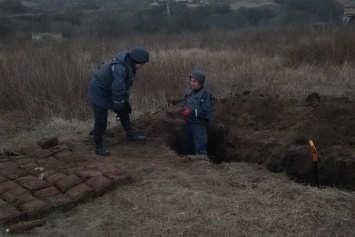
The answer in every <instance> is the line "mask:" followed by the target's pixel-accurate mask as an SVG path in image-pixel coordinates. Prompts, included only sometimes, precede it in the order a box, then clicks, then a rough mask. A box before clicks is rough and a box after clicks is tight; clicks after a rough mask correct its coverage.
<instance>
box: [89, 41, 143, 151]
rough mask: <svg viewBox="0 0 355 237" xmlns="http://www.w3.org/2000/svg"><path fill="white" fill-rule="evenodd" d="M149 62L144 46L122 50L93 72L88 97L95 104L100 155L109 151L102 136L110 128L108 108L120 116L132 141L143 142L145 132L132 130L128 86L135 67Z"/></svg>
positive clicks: (96, 143) (95, 132)
mask: <svg viewBox="0 0 355 237" xmlns="http://www.w3.org/2000/svg"><path fill="white" fill-rule="evenodd" d="M147 62H149V52H148V51H147V50H146V49H144V48H141V47H136V48H133V49H132V50H131V51H130V52H127V51H122V52H119V53H118V55H117V56H116V58H114V59H113V60H112V61H110V62H107V63H105V64H103V65H101V67H99V68H98V69H97V70H96V71H95V72H94V74H93V77H92V80H91V82H90V85H89V92H88V99H89V101H90V102H91V103H92V104H93V107H94V116H95V124H94V141H95V153H96V154H98V155H101V156H108V155H110V151H109V150H108V149H107V148H106V147H104V146H103V145H102V137H103V134H104V133H105V130H106V128H107V111H108V110H113V111H114V112H115V113H116V114H117V117H119V118H120V120H121V125H122V127H123V129H124V130H125V132H126V137H127V140H128V141H129V142H144V141H145V137H144V136H138V135H135V134H134V133H133V129H132V125H131V120H130V117H129V114H130V113H132V108H131V106H130V104H129V89H130V87H131V86H132V84H133V82H134V79H135V76H136V71H137V70H139V69H141V68H142V67H143V66H144V64H145V63H147Z"/></svg>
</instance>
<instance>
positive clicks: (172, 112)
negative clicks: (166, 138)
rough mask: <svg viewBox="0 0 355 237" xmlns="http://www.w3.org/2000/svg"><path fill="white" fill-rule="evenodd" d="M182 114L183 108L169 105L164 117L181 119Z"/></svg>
mask: <svg viewBox="0 0 355 237" xmlns="http://www.w3.org/2000/svg"><path fill="white" fill-rule="evenodd" d="M182 112H184V108H183V107H181V106H180V105H171V106H169V107H168V108H167V110H166V115H167V116H168V117H171V118H179V117H182V116H181V113H182Z"/></svg>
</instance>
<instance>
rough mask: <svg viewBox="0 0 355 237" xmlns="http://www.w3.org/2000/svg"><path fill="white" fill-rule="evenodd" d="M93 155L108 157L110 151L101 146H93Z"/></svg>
mask: <svg viewBox="0 0 355 237" xmlns="http://www.w3.org/2000/svg"><path fill="white" fill-rule="evenodd" d="M95 153H96V154H98V155H99V156H109V155H110V154H111V152H110V150H109V149H107V148H106V147H104V146H102V145H101V144H97V145H95Z"/></svg>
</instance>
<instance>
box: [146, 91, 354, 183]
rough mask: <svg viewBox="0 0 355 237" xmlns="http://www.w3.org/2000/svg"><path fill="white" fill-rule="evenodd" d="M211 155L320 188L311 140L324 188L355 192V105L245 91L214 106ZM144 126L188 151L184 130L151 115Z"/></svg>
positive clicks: (345, 101)
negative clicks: (244, 163)
mask: <svg viewBox="0 0 355 237" xmlns="http://www.w3.org/2000/svg"><path fill="white" fill-rule="evenodd" d="M213 116H214V117H213V119H212V121H211V123H210V125H209V129H208V135H209V144H208V151H209V154H210V155H211V156H212V159H213V161H214V163H217V164H219V163H221V162H234V161H245V162H248V163H255V164H259V165H262V166H265V167H266V168H267V169H268V170H270V171H272V172H286V173H287V174H288V175H289V176H290V177H291V178H294V179H296V180H297V181H299V182H304V183H310V184H312V185H313V184H316V176H315V172H316V171H315V167H314V162H313V160H312V152H311V149H310V146H309V140H312V141H313V142H314V144H315V146H316V148H317V151H318V156H319V159H318V162H317V166H318V171H317V172H318V180H319V184H320V185H327V186H332V187H338V188H342V189H348V190H355V182H354V178H355V174H354V171H355V152H354V146H355V121H354V119H355V104H354V102H353V101H350V100H348V99H347V98H334V97H321V96H320V95H318V94H317V93H312V94H310V95H309V96H308V97H307V98H305V100H304V101H301V102H300V101H296V100H290V99H288V100H286V99H282V98H278V97H270V96H266V95H263V94H259V93H251V92H249V91H246V92H244V93H243V94H242V95H236V96H234V97H229V98H226V99H222V100H217V101H215V104H214V113H213ZM139 126H140V127H141V128H142V129H143V128H145V127H146V128H147V129H146V130H147V131H148V132H149V135H150V136H157V137H165V138H166V139H167V141H168V144H169V145H170V146H171V147H172V149H173V150H175V151H177V152H178V154H181V155H184V153H185V151H186V145H185V144H186V138H185V136H184V125H183V123H181V122H180V121H179V120H177V121H174V122H173V121H171V120H170V121H169V120H166V119H162V118H159V116H154V115H152V117H151V118H149V119H143V120H142V121H141V122H140V124H139Z"/></svg>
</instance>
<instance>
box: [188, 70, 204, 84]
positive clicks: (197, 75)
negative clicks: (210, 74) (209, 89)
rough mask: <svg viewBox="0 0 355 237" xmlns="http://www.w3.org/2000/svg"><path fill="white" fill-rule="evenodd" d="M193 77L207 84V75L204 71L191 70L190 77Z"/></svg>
mask: <svg viewBox="0 0 355 237" xmlns="http://www.w3.org/2000/svg"><path fill="white" fill-rule="evenodd" d="M191 77H193V78H196V80H198V82H200V84H201V85H203V84H205V80H206V75H205V74H204V73H203V72H202V71H200V70H195V71H193V72H191V74H190V79H191Z"/></svg>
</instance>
